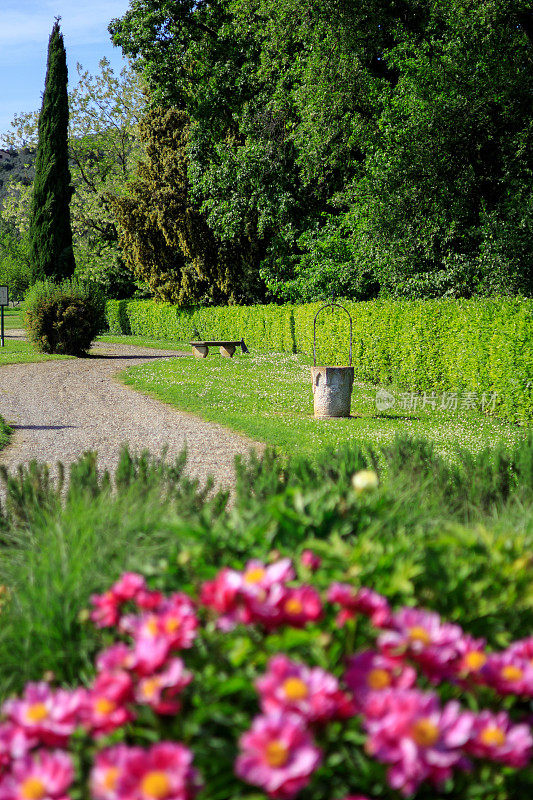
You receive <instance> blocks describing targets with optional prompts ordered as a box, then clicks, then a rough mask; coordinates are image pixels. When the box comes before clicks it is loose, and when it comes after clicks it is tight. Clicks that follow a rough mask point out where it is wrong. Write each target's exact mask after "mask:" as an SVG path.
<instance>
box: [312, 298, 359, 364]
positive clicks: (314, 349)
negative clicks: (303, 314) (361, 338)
mask: <svg viewBox="0 0 533 800" xmlns="http://www.w3.org/2000/svg"><path fill="white" fill-rule="evenodd" d="M334 307H336V308H342V310H343V311H345V312H346V313H347V314H348V319H349V320H350V364H349V366H350V367H351V366H352V340H353V324H352V316H351V314H350V312H349V311H348V309H347V308H345V307H344V306H341V304H340V303H336V302H335V300H332V301H331V302H330V303H325V304H324V305H323V306H322V307H321V308H319V309H318V311H317V312H316V314H315V319H314V322H313V364H314V366H315V367H316V320H317V317H318V315H319V314H320V312H321V311H323V310H324V309H325V308H331V310H332V311H333V308H334Z"/></svg>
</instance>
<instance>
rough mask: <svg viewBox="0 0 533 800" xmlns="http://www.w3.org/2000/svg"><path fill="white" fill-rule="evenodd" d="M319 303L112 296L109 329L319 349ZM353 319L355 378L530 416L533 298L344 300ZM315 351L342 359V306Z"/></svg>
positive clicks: (323, 321) (345, 334)
mask: <svg viewBox="0 0 533 800" xmlns="http://www.w3.org/2000/svg"><path fill="white" fill-rule="evenodd" d="M320 305H321V304H319V303H309V304H305V305H299V306H295V305H284V306H274V305H265V306H249V307H245V306H228V307H224V308H195V309H178V308H177V307H176V306H171V305H169V304H167V303H157V302H155V301H151V300H138V301H126V300H121V301H110V302H108V304H107V320H108V326H109V329H110V331H111V332H113V333H128V334H129V333H132V334H137V335H143V336H152V337H154V338H160V339H173V338H175V339H177V340H180V341H184V340H185V341H186V340H188V339H190V338H191V336H192V332H193V330H194V329H195V328H196V329H197V330H198V331H199V332H200V333H201V336H202V337H204V338H208V339H210V338H214V339H220V338H226V337H230V338H235V339H240V338H241V337H242V336H243V337H244V339H245V341H246V343H247V345H248V346H249V347H258V348H267V349H271V350H281V351H285V352H304V353H308V354H311V353H312V352H313V318H314V315H315V314H316V312H317V310H318V308H320ZM345 305H346V307H347V308H348V310H349V311H350V313H351V315H352V317H353V323H354V328H353V335H354V350H353V359H354V366H355V375H356V377H357V378H358V379H359V380H365V381H371V382H372V383H374V384H378V385H388V384H393V385H394V386H396V387H400V388H405V389H407V390H409V391H413V392H428V393H431V392H457V393H474V395H475V396H476V397H477V400H478V402H481V400H482V398H483V395H485V406H486V407H490V408H492V406H493V405H494V412H495V413H496V414H498V415H499V416H501V417H502V418H504V419H508V420H510V421H513V422H518V423H520V424H526V423H527V422H529V421H531V420H532V419H533V314H532V310H533V301H532V300H530V299H525V298H512V299H509V298H502V297H496V298H486V299H483V300H426V301H382V300H379V301H378V300H376V301H372V302H364V303H363V302H362V303H353V302H346V303H345ZM317 336H318V343H319V350H318V358H319V363H323V364H344V363H346V359H347V357H348V339H349V326H348V322H347V319H346V318H345V315H344V314H343V313H342V312H338V313H335V314H330V313H329V312H327V313H323V314H322V315H321V316H320V317H319V320H318V323H317Z"/></svg>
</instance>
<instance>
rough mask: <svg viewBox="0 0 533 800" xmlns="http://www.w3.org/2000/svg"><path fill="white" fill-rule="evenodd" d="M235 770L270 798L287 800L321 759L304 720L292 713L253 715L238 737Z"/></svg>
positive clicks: (304, 784) (303, 786)
mask: <svg viewBox="0 0 533 800" xmlns="http://www.w3.org/2000/svg"><path fill="white" fill-rule="evenodd" d="M240 749H241V754H240V755H239V756H238V758H237V761H236V763H235V773H236V775H237V776H238V777H239V778H241V780H243V781H245V782H246V783H250V784H252V785H253V786H259V787H261V789H264V791H265V792H266V793H267V794H268V795H269V797H272V798H278V800H289V798H291V797H294V796H295V795H296V794H298V792H299V791H300V790H301V789H303V788H305V787H306V786H307V785H308V783H309V782H310V780H311V776H312V774H313V772H314V771H315V770H316V769H317V767H318V766H319V764H320V761H321V753H320V750H318V748H317V747H316V746H315V744H314V742H313V740H312V738H311V736H310V734H309V732H308V731H307V729H306V727H305V723H304V721H303V720H302V719H301V718H300V717H298V716H294V715H292V714H282V713H278V714H272V715H269V716H265V717H256V718H255V720H254V721H253V723H252V727H251V729H250V730H249V731H247V732H246V733H245V734H244V735H243V736H242V737H241V740H240Z"/></svg>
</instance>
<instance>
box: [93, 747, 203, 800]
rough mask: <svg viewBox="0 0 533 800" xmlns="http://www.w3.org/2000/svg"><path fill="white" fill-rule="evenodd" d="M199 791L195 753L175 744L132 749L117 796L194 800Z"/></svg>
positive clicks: (135, 798) (121, 772)
mask: <svg viewBox="0 0 533 800" xmlns="http://www.w3.org/2000/svg"><path fill="white" fill-rule="evenodd" d="M199 789H200V782H199V779H198V773H197V771H196V770H195V769H194V768H193V766H192V753H191V751H190V750H188V749H187V748H186V747H184V746H183V745H182V744H177V743H176V742H159V743H158V744H154V745H152V747H150V749H149V750H141V749H140V748H132V749H131V751H130V755H129V756H128V758H127V763H126V765H125V766H124V768H123V769H122V770H121V771H120V774H119V777H118V787H117V790H118V796H119V797H120V798H124V799H126V798H127V800H192V798H194V797H195V796H196V794H197V793H198V791H199ZM106 800H107V799H106Z"/></svg>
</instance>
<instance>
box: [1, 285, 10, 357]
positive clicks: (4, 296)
mask: <svg viewBox="0 0 533 800" xmlns="http://www.w3.org/2000/svg"><path fill="white" fill-rule="evenodd" d="M7 305H9V289H8V287H7V286H0V320H1V327H2V330H1V336H0V341H1V343H2V347H4V306H7Z"/></svg>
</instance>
